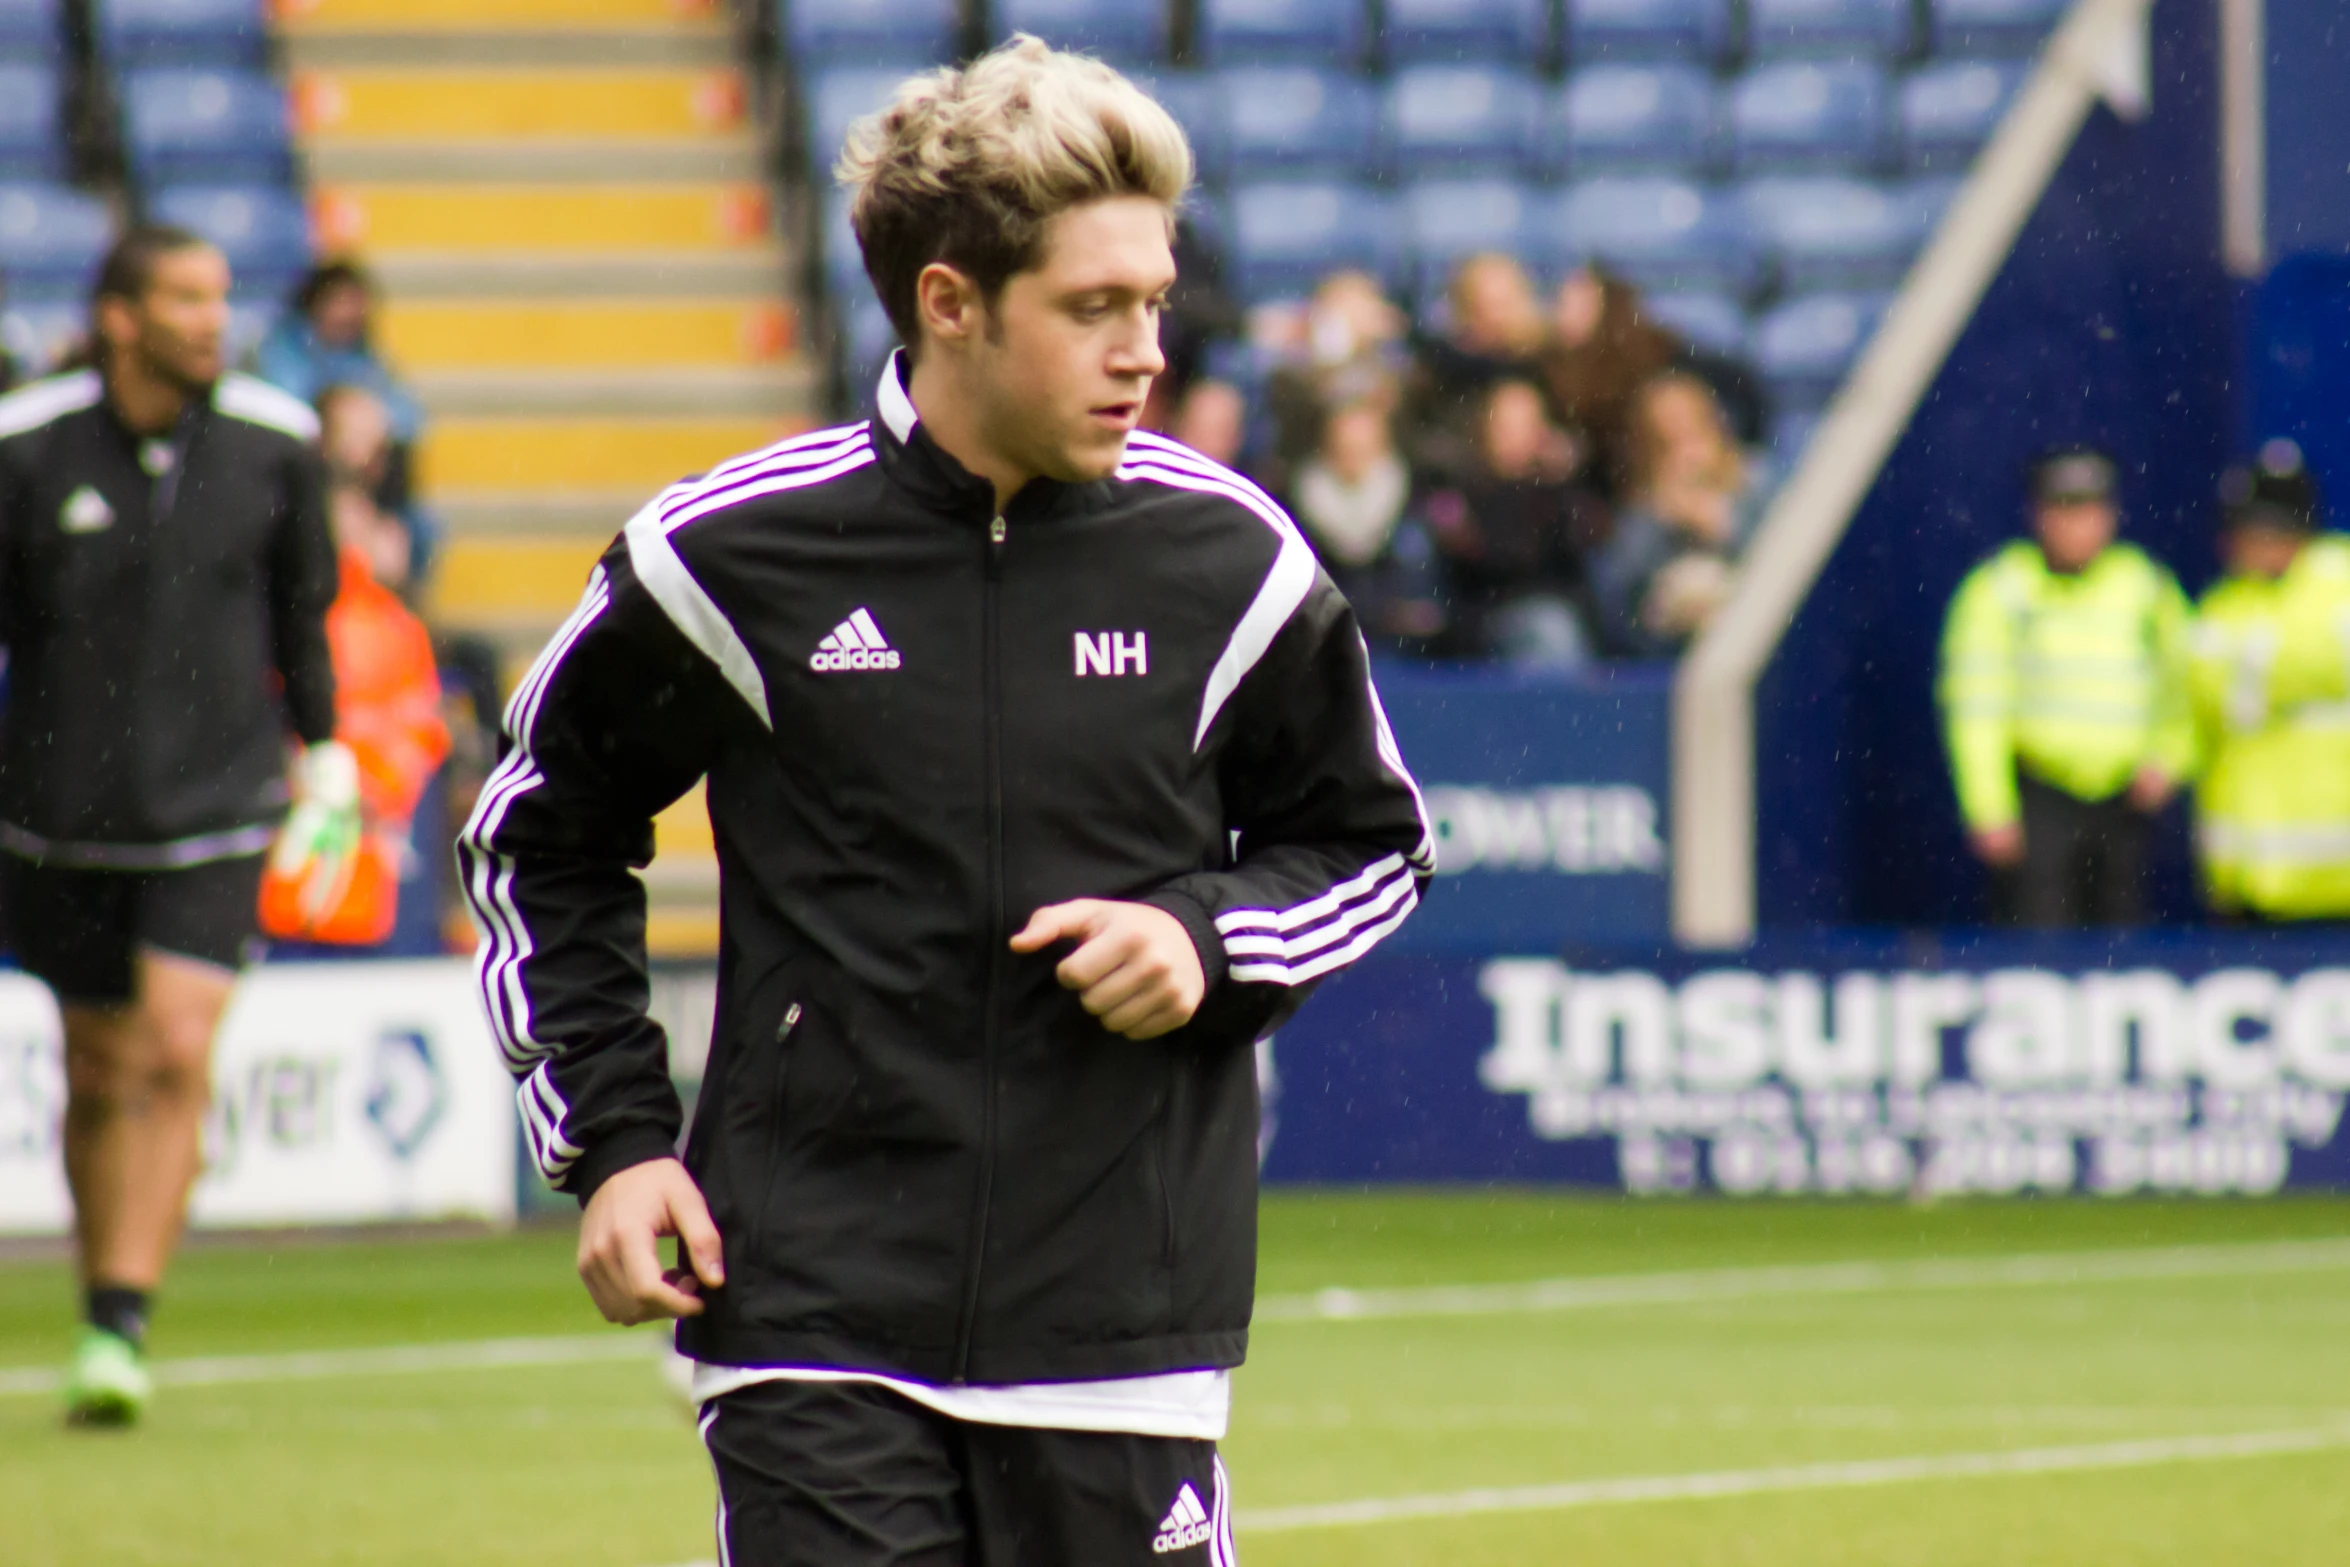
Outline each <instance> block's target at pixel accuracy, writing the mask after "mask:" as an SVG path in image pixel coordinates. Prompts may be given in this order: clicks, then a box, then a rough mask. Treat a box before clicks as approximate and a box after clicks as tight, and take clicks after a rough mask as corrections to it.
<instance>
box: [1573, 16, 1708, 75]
mask: <svg viewBox="0 0 2350 1567" xmlns="http://www.w3.org/2000/svg"><path fill="white" fill-rule="evenodd" d="M1566 7H1567V60H1568V63H1569V64H1571V65H1589V64H1594V63H1596V62H1599V61H1602V60H1689V61H1693V62H1695V63H1698V64H1704V65H1710V64H1714V63H1715V62H1717V61H1720V60H1721V59H1723V58H1724V57H1725V56H1727V55H1728V53H1729V52H1730V0H1566Z"/></svg>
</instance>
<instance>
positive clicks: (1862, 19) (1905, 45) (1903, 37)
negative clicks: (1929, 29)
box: [1746, 0, 1916, 60]
mask: <svg viewBox="0 0 2350 1567" xmlns="http://www.w3.org/2000/svg"><path fill="white" fill-rule="evenodd" d="M1915 30H1916V18H1915V16H1914V15H1913V13H1912V12H1911V10H1910V0H1746V46H1747V49H1748V51H1749V52H1750V53H1752V54H1753V56H1754V57H1755V58H1756V59H1758V60H1781V59H1789V58H1796V57H1806V58H1812V59H1831V60H1854V59H1875V60H1894V59H1899V58H1900V57H1902V56H1903V55H1906V54H1908V53H1909V52H1910V50H1911V49H1912V48H1913V47H1914V46H1915V42H1916V40H1915V37H1914V36H1913V35H1914V33H1915Z"/></svg>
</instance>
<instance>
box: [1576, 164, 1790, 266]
mask: <svg viewBox="0 0 2350 1567" xmlns="http://www.w3.org/2000/svg"><path fill="white" fill-rule="evenodd" d="M1545 228H1546V230H1547V233H1546V237H1545V238H1546V242H1545V247H1544V257H1543V259H1544V262H1545V264H1546V265H1549V266H1556V267H1565V266H1574V265H1580V264H1582V263H1584V262H1593V261H1596V262H1599V263H1601V264H1603V265H1605V266H1607V267H1608V268H1609V269H1611V270H1612V271H1615V272H1618V273H1620V274H1622V275H1623V276H1624V277H1626V278H1628V279H1630V280H1631V281H1632V282H1634V283H1637V284H1639V285H1640V286H1641V287H1642V288H1644V289H1647V290H1650V291H1660V290H1680V289H1710V290H1715V291H1718V292H1722V293H1729V294H1744V293H1746V292H1747V291H1748V290H1749V289H1751V288H1752V287H1753V285H1754V281H1755V259H1754V253H1753V250H1752V247H1751V246H1750V244H1749V243H1748V240H1747V237H1746V233H1745V230H1744V227H1743V226H1742V225H1741V224H1740V223H1739V221H1738V215H1737V213H1736V212H1735V211H1734V210H1733V209H1732V208H1731V206H1730V205H1729V204H1727V203H1724V202H1720V201H1717V200H1711V199H1709V198H1708V197H1707V195H1706V193H1705V191H1704V190H1703V189H1702V188H1701V187H1699V186H1697V185H1693V184H1691V183H1689V182H1688V181H1686V180H1677V179H1666V178H1661V177H1648V178H1624V179H1595V180H1585V181H1582V182H1581V183H1579V184H1575V185H1570V186H1568V187H1567V188H1566V189H1565V190H1563V191H1561V192H1560V193H1559V195H1558V199H1557V200H1556V202H1555V203H1553V205H1552V208H1551V211H1550V213H1549V215H1548V219H1547V221H1546V224H1545Z"/></svg>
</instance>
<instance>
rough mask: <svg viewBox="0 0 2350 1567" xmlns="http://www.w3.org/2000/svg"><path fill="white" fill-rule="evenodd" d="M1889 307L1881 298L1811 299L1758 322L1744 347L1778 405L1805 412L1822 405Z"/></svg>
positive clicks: (1820, 296) (1796, 301)
mask: <svg viewBox="0 0 2350 1567" xmlns="http://www.w3.org/2000/svg"><path fill="white" fill-rule="evenodd" d="M1889 303H1891V300H1890V299H1889V298H1888V297H1887V296H1886V295H1883V294H1811V295H1806V296H1803V297H1801V298H1797V299H1791V300H1788V301H1787V302H1786V303H1785V304H1782V305H1780V306H1779V307H1778V308H1777V309H1775V310H1772V311H1769V312H1768V313H1766V314H1765V315H1764V316H1763V318H1762V319H1761V320H1760V321H1757V322H1756V323H1755V326H1754V335H1753V337H1752V338H1751V339H1750V340H1749V344H1748V348H1749V352H1750V353H1751V354H1752V356H1753V359H1754V366H1755V368H1756V369H1757V370H1759V371H1761V372H1762V377H1763V379H1764V380H1765V381H1766V382H1768V383H1769V385H1770V388H1771V397H1772V400H1773V401H1774V402H1775V403H1776V404H1777V406H1779V407H1780V408H1782V409H1789V410H1795V411H1809V410H1813V409H1817V408H1819V407H1820V406H1821V405H1822V404H1824V403H1826V402H1827V400H1828V399H1829V398H1830V397H1831V396H1833V395H1834V393H1835V391H1836V387H1837V385H1838V383H1840V382H1841V381H1842V380H1843V379H1844V372H1845V371H1847V370H1849V369H1851V368H1852V362H1853V361H1854V360H1855V359H1857V358H1858V357H1859V356H1860V351H1861V349H1862V347H1863V346H1864V345H1865V344H1866V343H1867V342H1868V340H1869V334H1870V333H1871V332H1874V331H1875V330H1876V329H1877V322H1878V321H1879V320H1880V319H1881V318H1882V317H1883V316H1884V314H1885V307H1886V306H1887V305H1888V304H1889Z"/></svg>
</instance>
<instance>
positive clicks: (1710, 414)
mask: <svg viewBox="0 0 2350 1567" xmlns="http://www.w3.org/2000/svg"><path fill="white" fill-rule="evenodd" d="M1626 443H1627V444H1626V486H1625V491H1626V496H1625V505H1624V507H1623V508H1622V510H1621V511H1620V512H1619V513H1618V515H1617V518H1616V527H1615V532H1614V534H1613V535H1612V536H1610V538H1609V539H1608V541H1607V544H1606V546H1605V547H1604V548H1603V549H1602V550H1601V551H1600V552H1599V554H1598V556H1597V557H1596V558H1595V559H1594V561H1593V562H1592V589H1593V593H1594V596H1595V598H1596V599H1597V601H1598V605H1599V612H1600V620H1601V625H1602V627H1603V628H1604V630H1605V634H1606V642H1607V646H1608V651H1610V652H1611V653H1615V654H1618V655H1621V656H1625V657H1633V658H1657V657H1662V656H1665V655H1668V654H1672V653H1676V652H1678V651H1680V649H1681V648H1683V647H1684V646H1686V645H1687V644H1688V643H1689V641H1690V639H1691V638H1693V637H1694V636H1696V634H1697V633H1698V632H1699V631H1701V630H1703V629H1704V627H1705V624H1706V622H1707V621H1709V620H1711V619H1712V618H1713V615H1714V612H1715V611H1716V610H1718V609H1720V608H1721V606H1722V604H1723V603H1724V602H1725V601H1727V599H1728V598H1729V595H1730V588H1731V585H1732V572H1731V568H1732V565H1733V563H1734V562H1735V561H1736V559H1737V556H1738V551H1739V550H1740V548H1741V547H1742V546H1743V545H1744V544H1745V542H1746V535H1747V534H1748V532H1749V531H1751V529H1752V528H1753V526H1754V521H1755V517H1756V514H1757V511H1758V509H1759V499H1760V498H1759V496H1758V495H1757V493H1756V489H1755V486H1754V484H1753V483H1752V480H1751V476H1750V475H1749V474H1748V472H1747V467H1746V459H1745V456H1744V454H1743V453H1742V452H1741V451H1740V450H1739V446H1738V442H1737V440H1736V439H1735V438H1734V437H1733V435H1732V434H1731V431H1730V426H1729V423H1728V421H1727V420H1726V419H1725V418H1724V417H1723V414H1722V409H1721V405H1720V403H1718V402H1717V401H1716V400H1715V398H1714V395H1713V391H1712V389H1711V388H1709V387H1708V386H1707V385H1706V384H1705V382H1704V381H1702V380H1700V379H1698V378H1697V377H1696V376H1694V375H1692V374H1689V373H1688V372H1686V371H1679V370H1675V371H1668V372H1667V373H1666V374H1664V375H1661V376H1658V377H1656V378H1655V379H1654V380H1651V381H1650V382H1649V383H1648V384H1647V385H1645V386H1643V387H1642V388H1641V389H1640V390H1639V391H1638V392H1637V393H1635V394H1634V396H1633V399H1632V407H1631V411H1630V419H1629V422H1628V425H1627V428H1626Z"/></svg>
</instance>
